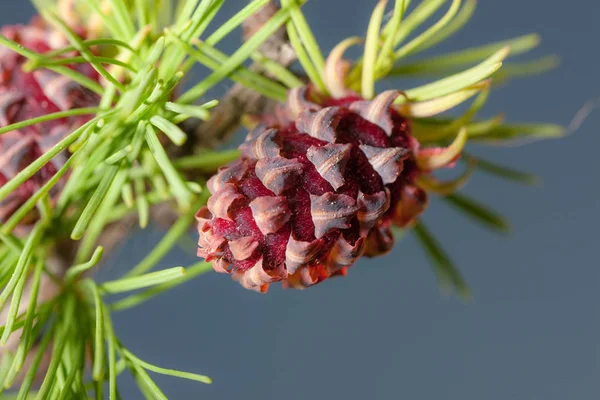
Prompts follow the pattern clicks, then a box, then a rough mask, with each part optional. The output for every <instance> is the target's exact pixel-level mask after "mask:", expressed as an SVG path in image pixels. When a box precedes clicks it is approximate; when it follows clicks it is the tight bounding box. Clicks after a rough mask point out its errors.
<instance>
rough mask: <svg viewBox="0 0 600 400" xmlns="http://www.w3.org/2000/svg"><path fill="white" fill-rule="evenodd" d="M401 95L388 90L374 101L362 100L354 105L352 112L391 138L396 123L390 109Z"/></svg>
mask: <svg viewBox="0 0 600 400" xmlns="http://www.w3.org/2000/svg"><path fill="white" fill-rule="evenodd" d="M399 95H400V92H398V91H397V90H388V91H385V92H383V93H381V94H380V95H378V96H377V97H375V98H374V99H373V100H370V101H367V100H361V101H356V102H354V103H352V104H351V105H350V110H352V111H354V112H355V113H357V114H358V115H360V116H361V117H363V118H364V119H366V120H367V121H369V122H371V123H373V124H375V125H377V126H379V127H380V128H381V129H383V130H384V132H385V133H386V134H387V135H388V136H391V135H392V131H393V130H394V122H393V120H392V116H391V113H390V107H391V106H392V104H393V103H394V100H396V99H397V98H398V96H399Z"/></svg>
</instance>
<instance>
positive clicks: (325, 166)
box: [306, 144, 352, 190]
mask: <svg viewBox="0 0 600 400" xmlns="http://www.w3.org/2000/svg"><path fill="white" fill-rule="evenodd" d="M351 150H352V145H350V144H326V145H325V146H321V147H316V146H311V147H309V149H308V150H307V152H306V157H307V158H308V160H309V161H310V162H311V163H312V164H313V165H314V166H315V168H316V169H317V172H318V173H319V175H321V176H322V177H323V179H325V180H326V181H327V182H329V183H330V184H331V186H332V187H333V188H334V189H335V190H337V189H339V188H340V187H342V186H344V183H345V180H344V171H345V169H346V163H347V162H348V157H349V155H350V151H351Z"/></svg>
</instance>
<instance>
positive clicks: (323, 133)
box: [296, 107, 341, 143]
mask: <svg viewBox="0 0 600 400" xmlns="http://www.w3.org/2000/svg"><path fill="white" fill-rule="evenodd" d="M340 110H341V109H340V108H339V107H327V108H324V109H322V110H319V111H317V112H313V111H312V110H305V111H303V112H301V113H300V115H299V117H298V119H297V120H296V129H298V131H300V132H303V133H308V134H309V135H310V136H312V137H314V138H317V139H320V140H324V141H326V142H329V143H334V142H335V138H336V128H337V125H338V122H339V119H340V118H339V117H340Z"/></svg>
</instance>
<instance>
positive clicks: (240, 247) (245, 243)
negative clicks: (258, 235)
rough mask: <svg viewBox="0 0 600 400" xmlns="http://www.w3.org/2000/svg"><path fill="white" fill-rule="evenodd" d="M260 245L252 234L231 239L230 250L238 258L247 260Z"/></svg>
mask: <svg viewBox="0 0 600 400" xmlns="http://www.w3.org/2000/svg"><path fill="white" fill-rule="evenodd" d="M257 247H258V242H257V241H256V240H254V238H253V237H252V236H244V237H241V238H239V239H236V240H230V241H229V250H231V254H232V255H233V258H235V259H236V260H239V261H241V260H246V259H248V258H250V257H251V256H252V253H254V250H256V248H257Z"/></svg>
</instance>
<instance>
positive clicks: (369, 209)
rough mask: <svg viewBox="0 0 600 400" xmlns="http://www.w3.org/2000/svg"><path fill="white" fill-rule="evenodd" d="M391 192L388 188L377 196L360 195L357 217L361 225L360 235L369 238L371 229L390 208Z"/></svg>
mask: <svg viewBox="0 0 600 400" xmlns="http://www.w3.org/2000/svg"><path fill="white" fill-rule="evenodd" d="M390 197H391V196H390V191H389V189H388V188H385V190H382V191H381V192H378V193H375V194H364V193H362V192H359V193H358V199H357V203H358V207H359V209H358V213H357V214H356V217H357V218H358V222H359V224H360V235H361V236H362V237H367V235H368V234H369V231H370V230H371V228H373V227H374V226H375V224H377V221H378V220H379V218H380V217H381V216H382V215H383V214H385V213H386V211H387V210H388V209H389V208H390V200H391V198H390Z"/></svg>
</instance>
